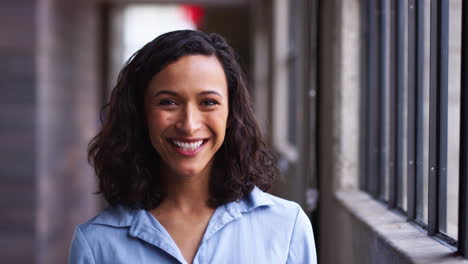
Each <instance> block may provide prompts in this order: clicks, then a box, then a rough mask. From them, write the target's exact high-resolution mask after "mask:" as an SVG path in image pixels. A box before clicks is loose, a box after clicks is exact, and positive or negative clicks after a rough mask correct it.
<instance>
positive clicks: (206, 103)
mask: <svg viewBox="0 0 468 264" xmlns="http://www.w3.org/2000/svg"><path fill="white" fill-rule="evenodd" d="M218 104H219V103H218V102H217V101H216V100H213V99H208V100H204V101H203V102H202V105H204V106H215V105H218Z"/></svg>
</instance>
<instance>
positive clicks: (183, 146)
mask: <svg viewBox="0 0 468 264" xmlns="http://www.w3.org/2000/svg"><path fill="white" fill-rule="evenodd" d="M172 142H173V143H174V145H176V146H178V147H179V148H181V149H183V150H195V149H197V148H199V147H200V146H201V144H203V140H200V141H195V142H192V143H186V142H182V141H177V140H173V141H172Z"/></svg>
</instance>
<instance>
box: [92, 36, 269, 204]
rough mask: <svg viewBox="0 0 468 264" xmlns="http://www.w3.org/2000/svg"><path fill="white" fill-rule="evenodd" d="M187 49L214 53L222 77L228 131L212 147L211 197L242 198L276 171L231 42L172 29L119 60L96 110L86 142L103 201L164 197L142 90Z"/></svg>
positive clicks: (214, 199)
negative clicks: (98, 118)
mask: <svg viewBox="0 0 468 264" xmlns="http://www.w3.org/2000/svg"><path fill="white" fill-rule="evenodd" d="M187 55H208V56H216V58H217V59H218V60H219V61H220V62H221V65H222V66H223V69H224V72H225V75H226V79H227V83H228V100H229V113H228V120H227V129H226V136H225V139H224V142H223V144H222V146H221V148H220V149H219V150H218V152H217V153H216V154H215V159H214V166H213V170H212V175H211V179H210V181H211V182H210V197H211V200H210V203H211V204H212V205H213V206H217V205H221V204H223V203H227V202H231V201H235V200H238V199H241V198H242V197H244V196H245V195H246V194H248V193H249V192H250V191H251V190H252V189H253V187H254V186H258V187H259V188H260V189H262V190H264V191H266V190H267V189H269V188H270V186H271V184H272V182H273V180H274V178H275V176H276V175H277V166H276V160H275V158H274V156H273V155H272V154H271V153H270V152H269V151H268V149H267V147H266V145H265V144H264V142H263V141H262V138H261V134H260V130H259V128H258V125H257V122H256V120H255V118H254V115H253V110H252V104H251V99H250V97H249V92H248V90H247V87H246V84H245V81H244V77H243V74H242V70H241V68H240V66H239V64H238V62H237V61H236V58H235V54H234V51H233V49H232V48H231V47H230V46H229V45H228V44H227V43H226V41H225V40H224V39H223V38H222V37H221V36H220V35H217V34H214V33H211V34H209V33H204V32H200V31H192V30H180V31H173V32H169V33H166V34H164V35H161V36H159V37H157V38H156V39H154V40H153V41H151V42H150V43H148V44H146V45H145V46H144V47H143V48H142V49H140V50H139V51H137V52H136V53H135V54H134V55H133V56H132V57H131V58H130V59H129V61H128V62H127V63H126V65H125V66H124V67H123V69H122V71H121V72H120V74H119V77H118V80H117V85H116V86H115V88H114V90H113V91H112V94H111V97H110V101H109V103H108V104H106V105H105V106H104V108H103V110H102V111H103V115H102V116H105V118H104V120H102V129H101V131H100V132H99V133H98V134H97V135H96V136H95V137H94V138H93V140H92V141H91V142H90V144H89V149H88V158H89V161H90V163H91V164H92V165H93V166H94V169H95V172H96V175H97V177H98V192H97V193H102V194H103V195H104V198H105V199H106V200H107V202H108V203H109V204H111V205H116V204H119V205H124V206H128V207H132V208H144V209H146V210H149V209H153V208H156V207H157V206H158V205H159V203H160V202H161V200H162V199H163V198H164V189H163V187H162V184H161V175H160V168H161V162H162V160H161V158H160V157H159V154H158V153H157V152H156V150H155V149H154V148H153V145H152V144H151V142H150V139H149V135H148V128H147V124H146V115H145V112H144V106H143V100H144V98H143V97H144V93H145V89H147V87H148V84H149V81H150V80H151V79H152V78H153V76H154V75H156V74H158V73H159V72H160V71H161V70H162V69H163V68H164V67H165V66H166V65H168V64H169V63H171V62H174V61H176V60H177V59H179V58H180V57H182V56H187Z"/></svg>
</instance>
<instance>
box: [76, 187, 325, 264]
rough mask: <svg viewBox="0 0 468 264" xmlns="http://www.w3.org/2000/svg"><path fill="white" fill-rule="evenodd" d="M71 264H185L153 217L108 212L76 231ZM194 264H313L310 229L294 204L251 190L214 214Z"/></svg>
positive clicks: (116, 210) (145, 213) (133, 212)
mask: <svg viewBox="0 0 468 264" xmlns="http://www.w3.org/2000/svg"><path fill="white" fill-rule="evenodd" d="M69 263H71V264H85V263H99V264H101V263H113V264H118V263H139V264H143V263H184V264H185V263H187V261H186V260H185V259H184V257H183V256H182V253H181V251H180V250H179V248H178V247H177V245H176V244H175V242H174V241H173V240H172V238H171V236H170V235H169V233H168V232H167V231H166V230H165V229H164V227H163V226H162V225H161V224H160V223H159V222H158V220H157V219H156V218H154V217H153V215H152V214H151V213H149V212H148V211H146V210H134V209H129V208H127V207H123V206H112V207H108V208H107V209H105V210H104V211H103V212H101V213H100V214H99V215H97V216H96V217H94V218H92V219H91V220H89V221H88V222H86V223H84V224H82V225H79V226H78V227H77V228H76V231H75V235H74V238H73V242H72V245H71V249H70V257H69ZM193 263H194V264H201V263H216V264H217V263H233V264H234V263H235V264H239V263H242V264H248V263H255V264H258V263H260V264H261V263H265V264H274V263H298V264H308V263H313V264H315V263H317V257H316V252H315V242H314V235H313V232H312V226H311V223H310V221H309V218H308V217H307V215H306V214H305V213H304V211H302V209H301V207H300V206H299V205H298V204H297V203H294V202H291V201H287V200H284V199H281V198H278V197H275V196H273V195H270V194H268V193H264V192H263V191H261V190H260V189H258V188H254V189H253V190H252V192H251V193H250V194H249V195H247V196H246V197H245V198H243V199H241V200H240V201H237V202H231V203H227V204H225V205H221V206H219V207H218V208H217V209H216V210H215V212H214V214H213V216H212V217H211V219H210V221H209V223H208V226H207V228H206V231H205V234H204V235H203V238H202V240H201V242H200V245H199V248H198V251H197V253H196V255H195V258H194V260H193Z"/></svg>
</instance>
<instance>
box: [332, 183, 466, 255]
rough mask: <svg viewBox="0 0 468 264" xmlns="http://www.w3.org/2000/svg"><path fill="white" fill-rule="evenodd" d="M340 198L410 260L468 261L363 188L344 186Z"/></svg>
mask: <svg viewBox="0 0 468 264" xmlns="http://www.w3.org/2000/svg"><path fill="white" fill-rule="evenodd" d="M336 199H337V200H338V202H339V203H340V204H341V205H342V206H343V207H344V208H345V210H346V211H347V212H348V213H349V214H350V215H351V216H352V217H353V218H354V219H355V220H356V221H357V222H358V223H361V224H362V225H363V226H365V227H366V228H367V229H368V230H369V231H370V232H372V233H374V234H375V235H376V236H377V237H378V239H379V240H381V241H382V242H383V243H384V244H385V245H387V246H388V247H389V248H390V249H391V250H392V251H393V252H394V254H397V255H399V257H401V258H403V259H406V260H408V263H414V264H423V263H424V264H427V263H438V264H448V263H457V264H462V263H467V264H468V260H466V259H463V258H462V257H460V256H457V255H456V253H455V251H454V250H453V249H451V248H449V247H447V246H445V245H443V244H441V243H440V242H438V241H437V240H435V239H433V238H431V237H428V236H427V235H426V234H425V233H424V232H423V231H421V230H419V229H418V228H416V227H415V226H413V225H412V224H410V223H408V222H407V221H406V219H405V218H403V217H402V216H400V215H398V214H396V213H394V212H392V211H390V210H388V209H387V208H386V207H385V205H383V204H381V203H380V202H378V201H376V200H374V199H373V198H371V197H370V196H369V195H368V194H366V193H364V192H361V191H359V190H340V191H338V192H337V193H336Z"/></svg>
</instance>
